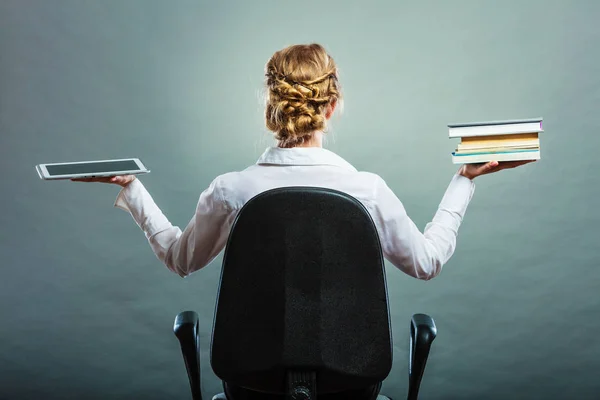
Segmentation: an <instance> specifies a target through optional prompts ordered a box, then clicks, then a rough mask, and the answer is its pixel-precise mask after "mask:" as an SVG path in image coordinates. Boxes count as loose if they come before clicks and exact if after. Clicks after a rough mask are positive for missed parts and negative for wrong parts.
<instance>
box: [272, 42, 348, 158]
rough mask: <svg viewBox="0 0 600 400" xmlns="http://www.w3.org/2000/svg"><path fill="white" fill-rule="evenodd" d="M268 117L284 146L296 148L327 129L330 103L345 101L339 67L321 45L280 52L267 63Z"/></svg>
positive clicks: (276, 135)
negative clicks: (313, 135) (339, 79)
mask: <svg viewBox="0 0 600 400" xmlns="http://www.w3.org/2000/svg"><path fill="white" fill-rule="evenodd" d="M265 76H266V86H267V98H266V109H265V119H266V124H267V128H269V130H271V131H273V133H274V134H275V138H276V139H277V140H279V146H280V147H295V146H297V145H300V144H302V143H304V142H305V141H307V140H310V138H311V136H312V134H313V132H315V131H325V129H326V125H327V118H326V114H327V112H328V108H329V106H335V104H336V103H337V102H338V101H339V100H341V97H342V95H341V89H340V86H339V83H338V72H337V66H336V64H335V61H333V58H331V57H330V56H329V55H328V54H327V52H326V51H325V49H324V48H323V46H321V45H319V44H309V45H294V46H289V47H286V48H285V49H283V50H280V51H277V52H276V53H275V54H273V56H272V57H271V59H270V60H269V62H268V63H267V65H266V66H265Z"/></svg>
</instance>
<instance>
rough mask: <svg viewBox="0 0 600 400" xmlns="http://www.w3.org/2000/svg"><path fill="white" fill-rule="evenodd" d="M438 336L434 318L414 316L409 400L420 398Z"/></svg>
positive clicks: (411, 333)
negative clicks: (433, 344) (421, 387)
mask: <svg viewBox="0 0 600 400" xmlns="http://www.w3.org/2000/svg"><path fill="white" fill-rule="evenodd" d="M436 336H437V328H436V327H435V322H434V321H433V318H431V317H430V316H429V315H426V314H415V315H413V316H412V320H411V324H410V354H409V360H408V400H416V399H417V398H418V396H419V388H420V386H421V379H422V378H423V373H424V372H425V365H426V364H427V358H428V357H429V350H430V349H431V344H432V343H433V340H434V339H435V337H436Z"/></svg>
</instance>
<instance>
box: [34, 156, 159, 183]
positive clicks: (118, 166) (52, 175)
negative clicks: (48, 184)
mask: <svg viewBox="0 0 600 400" xmlns="http://www.w3.org/2000/svg"><path fill="white" fill-rule="evenodd" d="M35 169H36V170H37V172H38V175H39V176H40V178H41V179H45V180H54V179H72V178H95V177H101V176H117V175H130V174H133V175H136V174H145V173H148V172H150V170H149V169H146V167H145V166H144V164H142V162H141V161H140V160H139V159H138V158H124V159H120V160H98V161H78V162H68V163H52V164H38V165H36V166H35Z"/></svg>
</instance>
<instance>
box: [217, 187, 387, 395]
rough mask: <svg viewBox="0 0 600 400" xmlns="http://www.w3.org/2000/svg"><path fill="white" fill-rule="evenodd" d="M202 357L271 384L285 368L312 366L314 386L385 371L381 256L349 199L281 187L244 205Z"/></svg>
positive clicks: (282, 384)
mask: <svg viewBox="0 0 600 400" xmlns="http://www.w3.org/2000/svg"><path fill="white" fill-rule="evenodd" d="M211 365H212V368H213V371H214V372H215V374H216V375H217V376H218V377H219V378H221V379H222V380H223V381H225V382H227V383H230V384H233V385H236V386H240V387H244V388H247V389H251V390H256V391H261V392H266V393H278V394H283V393H285V389H286V372H287V371H289V370H296V371H298V370H299V371H314V372H316V374H317V390H318V393H333V392H339V391H343V390H350V389H358V388H363V387H367V386H369V385H373V384H377V383H379V382H381V381H383V380H384V379H385V378H386V377H387V375H388V374H389V372H390V369H391V366H392V337H391V328H390V319H389V309H388V299H387V287H386V282H385V270H384V261H383V256H382V251H381V244H380V242H379V237H378V234H377V230H376V228H375V225H374V223H373V220H372V219H371V217H370V215H369V213H368V211H367V210H366V208H365V207H364V206H363V205H362V204H361V203H360V202H359V201H358V200H356V199H355V198H353V197H351V196H350V195H348V194H345V193H342V192H339V191H335V190H331V189H324V188H314V187H287V188H278V189H273V190H269V191H266V192H263V193H261V194H259V195H257V196H255V197H254V198H252V199H251V200H250V201H248V202H247V203H246V204H245V205H244V207H243V208H242V209H241V210H240V212H239V214H238V215H237V218H236V220H235V222H234V225H233V228H232V230H231V233H230V235H229V239H228V242H227V246H226V249H225V256H224V260H223V268H222V272H221V282H220V287H219V293H218V298H217V308H216V314H215V321H214V326H213V337H212V347H211Z"/></svg>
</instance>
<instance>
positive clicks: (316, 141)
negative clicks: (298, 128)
mask: <svg viewBox="0 0 600 400" xmlns="http://www.w3.org/2000/svg"><path fill="white" fill-rule="evenodd" d="M279 147H281V143H279ZM294 147H323V132H321V131H316V132H314V133H313V134H312V135H311V136H310V139H309V140H306V141H305V142H304V143H302V144H299V145H297V146H294Z"/></svg>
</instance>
